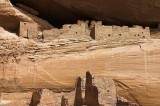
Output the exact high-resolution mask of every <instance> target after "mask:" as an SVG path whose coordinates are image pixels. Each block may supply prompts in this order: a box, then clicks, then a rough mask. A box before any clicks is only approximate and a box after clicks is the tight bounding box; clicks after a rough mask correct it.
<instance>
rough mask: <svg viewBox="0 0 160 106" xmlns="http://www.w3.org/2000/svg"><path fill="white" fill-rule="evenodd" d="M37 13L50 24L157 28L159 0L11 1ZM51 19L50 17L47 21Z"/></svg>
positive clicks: (159, 18)
mask: <svg viewBox="0 0 160 106" xmlns="http://www.w3.org/2000/svg"><path fill="white" fill-rule="evenodd" d="M11 1H12V2H14V3H15V2H18V3H19V2H20V3H22V4H26V5H28V6H30V7H32V8H34V9H36V10H38V11H39V12H40V15H41V16H42V17H44V18H46V19H48V20H50V22H51V23H56V21H58V22H60V23H68V22H76V21H77V20H78V19H96V20H102V21H103V22H105V23H106V24H120V25H124V24H127V25H133V24H139V25H140V24H142V25H157V23H159V22H160V15H159V13H160V1H159V0H127V1H126V0H87V1H86V0H67V1H66V0H47V2H46V0H39V1H38V2H37V0H11ZM46 16H50V17H48V18H47V17H46Z"/></svg>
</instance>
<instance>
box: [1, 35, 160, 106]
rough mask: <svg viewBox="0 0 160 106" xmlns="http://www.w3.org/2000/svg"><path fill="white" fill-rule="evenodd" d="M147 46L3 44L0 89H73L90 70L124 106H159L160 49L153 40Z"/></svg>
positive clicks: (93, 42) (159, 45) (26, 42)
mask: <svg viewBox="0 0 160 106" xmlns="http://www.w3.org/2000/svg"><path fill="white" fill-rule="evenodd" d="M64 42H65V43H64ZM145 42H146V43H142V44H139V43H138V44H136V45H130V46H123V47H116V46H115V47H116V48H108V49H107V48H106V47H108V44H106V45H105V44H102V43H96V42H95V41H92V42H90V41H85V42H81V43H80V41H72V42H71V41H66V40H61V41H59V42H58V43H56V41H55V42H44V43H36V42H34V41H32V40H26V39H21V38H18V39H10V40H8V39H7V40H4V39H3V40H2V41H1V42H0V43H1V44H0V45H1V46H0V48H1V52H0V53H1V67H0V68H1V70H3V71H1V73H0V77H1V79H2V80H1V81H0V85H2V86H1V87H3V88H1V89H2V91H5V90H6V91H9V92H15V91H19V90H24V89H31V88H48V89H53V88H57V89H63V88H67V89H73V88H74V83H75V79H76V77H77V76H79V75H81V76H84V73H85V71H86V70H92V71H91V72H92V73H93V74H94V75H95V76H107V77H110V78H112V79H114V80H115V81H116V84H117V86H116V87H117V93H118V95H120V96H122V97H125V98H126V99H127V100H129V101H133V102H136V103H138V104H139V105H145V106H150V105H152V104H153V103H154V105H159V104H160V103H159V97H160V94H159V93H158V92H159V89H157V88H158V87H159V74H160V73H159V65H158V63H159V60H160V59H159V47H160V43H159V40H155V39H152V40H151V41H148V40H147V41H145ZM86 47H89V48H86ZM74 48H75V49H74ZM82 97H83V95H82ZM157 98H158V99H157Z"/></svg>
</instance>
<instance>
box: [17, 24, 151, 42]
mask: <svg viewBox="0 0 160 106" xmlns="http://www.w3.org/2000/svg"><path fill="white" fill-rule="evenodd" d="M88 25H89V21H86V22H84V21H78V22H77V24H66V25H63V27H62V28H61V29H57V28H53V29H50V30H44V31H42V36H41V38H43V39H47V40H52V39H74V40H91V38H92V39H94V40H107V41H108V42H112V41H113V42H118V41H128V40H139V39H149V38H150V29H149V27H146V28H143V27H141V26H133V27H128V26H122V27H121V26H105V25H102V22H101V21H98V22H96V21H92V22H91V23H90V26H88ZM19 35H20V36H21V37H25V38H33V39H34V38H38V26H37V24H35V23H27V22H20V34H19Z"/></svg>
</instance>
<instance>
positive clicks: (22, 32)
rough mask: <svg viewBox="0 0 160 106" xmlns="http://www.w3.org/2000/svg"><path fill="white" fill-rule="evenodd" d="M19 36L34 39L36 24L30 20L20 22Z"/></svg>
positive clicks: (36, 30) (36, 32)
mask: <svg viewBox="0 0 160 106" xmlns="http://www.w3.org/2000/svg"><path fill="white" fill-rule="evenodd" d="M19 36H20V37H24V38H28V39H34V38H37V37H38V25H37V24H36V23H30V22H20V29H19Z"/></svg>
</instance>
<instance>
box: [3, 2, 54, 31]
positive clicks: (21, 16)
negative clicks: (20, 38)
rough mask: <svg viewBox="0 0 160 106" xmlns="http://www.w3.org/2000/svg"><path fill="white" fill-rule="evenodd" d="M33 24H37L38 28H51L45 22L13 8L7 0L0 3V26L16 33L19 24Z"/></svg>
mask: <svg viewBox="0 0 160 106" xmlns="http://www.w3.org/2000/svg"><path fill="white" fill-rule="evenodd" d="M20 21H27V22H35V23H38V25H39V27H40V28H47V29H48V28H52V25H50V24H49V23H48V22H47V21H45V20H43V19H40V18H38V17H36V16H34V15H31V14H29V13H27V12H26V11H25V10H22V9H20V8H16V7H15V6H13V5H12V4H11V3H10V1H9V0H1V1H0V26H1V27H3V28H5V29H7V30H10V31H13V32H16V33H18V31H19V22H20Z"/></svg>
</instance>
